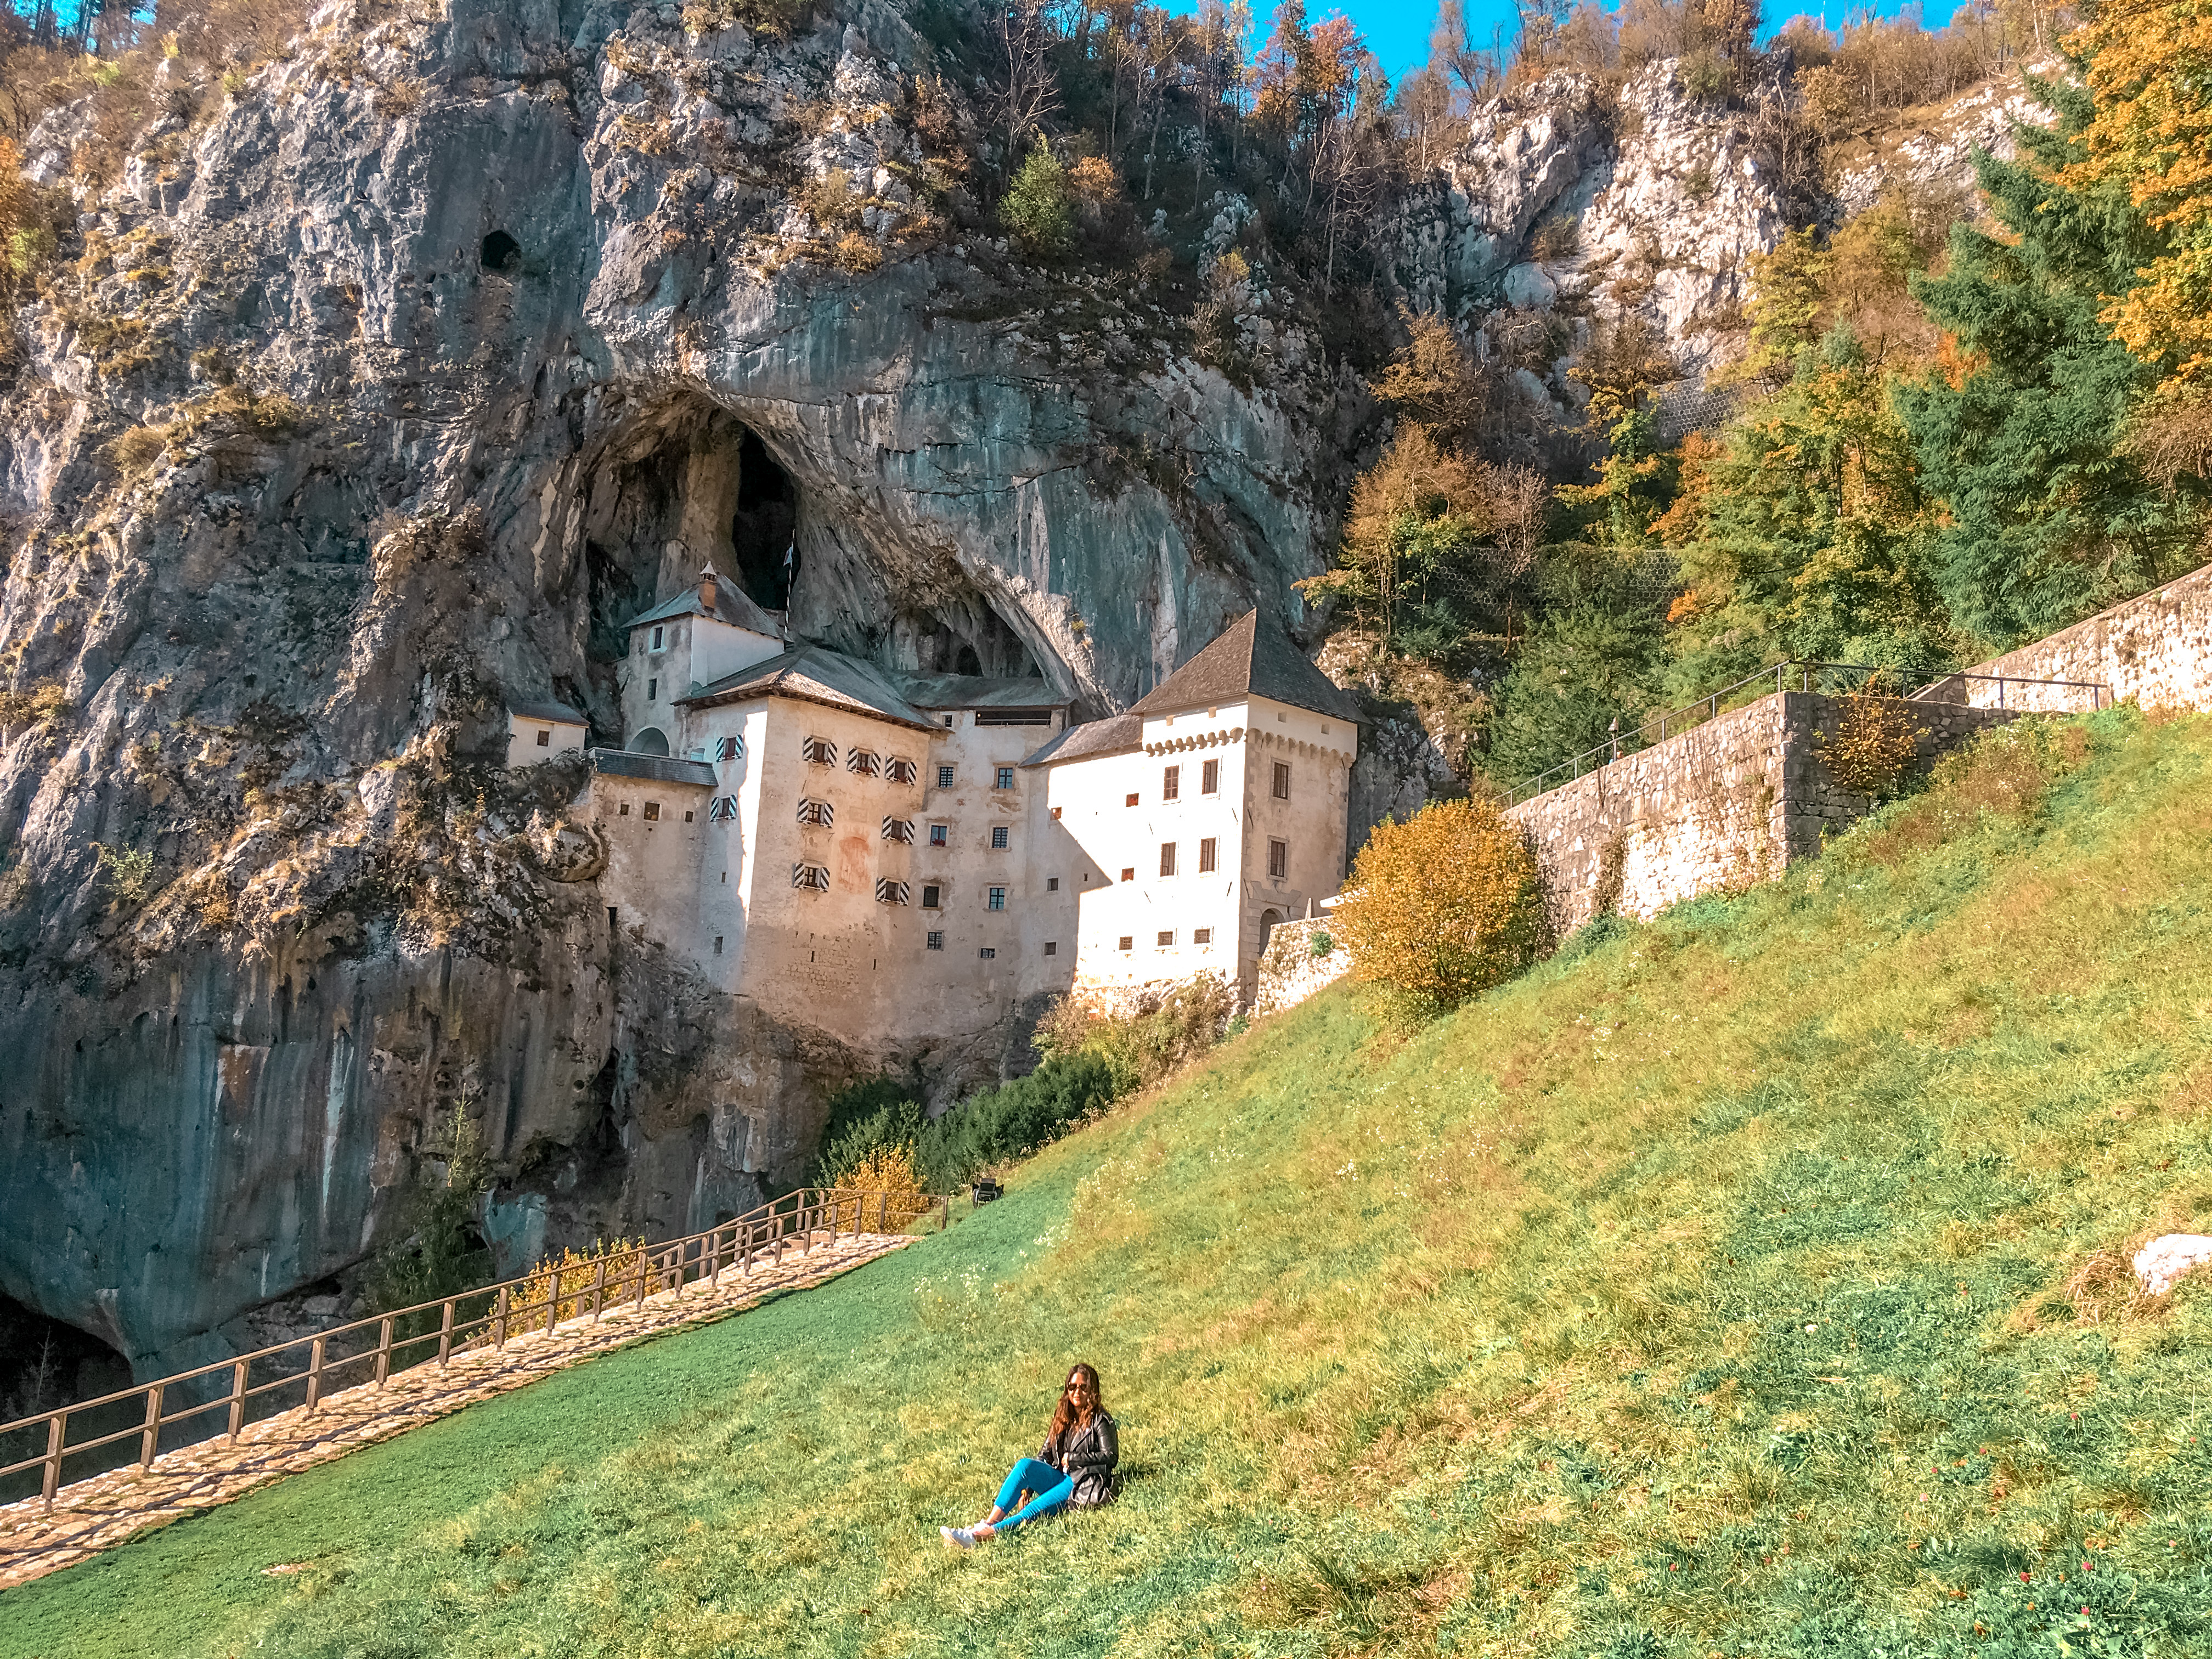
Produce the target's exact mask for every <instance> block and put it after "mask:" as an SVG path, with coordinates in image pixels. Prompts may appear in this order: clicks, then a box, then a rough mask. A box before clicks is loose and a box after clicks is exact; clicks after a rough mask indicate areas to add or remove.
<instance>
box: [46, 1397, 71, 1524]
mask: <svg viewBox="0 0 2212 1659" xmlns="http://www.w3.org/2000/svg"><path fill="white" fill-rule="evenodd" d="M68 1432H69V1413H68V1412H66V1411H58V1412H56V1413H54V1414H53V1415H52V1417H50V1418H48V1419H46V1473H45V1477H44V1479H43V1480H42V1481H41V1483H40V1484H41V1485H43V1486H45V1488H46V1491H45V1492H44V1493H43V1496H44V1497H45V1498H46V1513H47V1514H48V1515H52V1513H53V1512H54V1493H55V1492H58V1491H59V1490H60V1489H61V1484H62V1441H63V1439H64V1437H66V1436H67V1434H68Z"/></svg>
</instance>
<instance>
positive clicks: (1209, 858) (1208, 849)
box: [1198, 836, 1221, 876]
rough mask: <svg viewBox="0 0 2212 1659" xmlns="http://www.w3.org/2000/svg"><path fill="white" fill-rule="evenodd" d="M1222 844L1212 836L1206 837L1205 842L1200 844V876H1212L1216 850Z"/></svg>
mask: <svg viewBox="0 0 2212 1659" xmlns="http://www.w3.org/2000/svg"><path fill="white" fill-rule="evenodd" d="M1220 844H1221V843H1220V842H1218V841H1216V840H1215V839H1214V838H1213V837H1212V836H1206V839H1205V840H1203V841H1201V842H1199V844H1198V873H1199V874H1200V875H1201V876H1210V875H1212V873H1213V869H1214V864H1215V849H1216V848H1218V847H1219V846H1220Z"/></svg>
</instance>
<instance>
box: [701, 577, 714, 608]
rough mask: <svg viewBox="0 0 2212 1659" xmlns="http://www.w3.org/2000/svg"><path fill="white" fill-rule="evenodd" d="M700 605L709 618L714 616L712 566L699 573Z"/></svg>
mask: <svg viewBox="0 0 2212 1659" xmlns="http://www.w3.org/2000/svg"><path fill="white" fill-rule="evenodd" d="M699 604H700V605H701V606H702V608H703V609H704V610H705V611H706V612H707V614H708V616H710V617H711V616H713V615H714V566H713V565H711V564H710V565H708V567H707V568H705V569H704V570H702V571H701V572H700V573H699Z"/></svg>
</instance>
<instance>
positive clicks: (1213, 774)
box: [1198, 760, 1221, 795]
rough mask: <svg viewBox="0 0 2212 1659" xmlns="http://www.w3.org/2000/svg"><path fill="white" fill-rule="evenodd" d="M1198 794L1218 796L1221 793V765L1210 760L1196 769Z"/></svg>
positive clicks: (1216, 761)
mask: <svg viewBox="0 0 2212 1659" xmlns="http://www.w3.org/2000/svg"><path fill="white" fill-rule="evenodd" d="M1198 793H1200V794H1201V795H1218V794H1219V793H1221V763H1220V762H1219V761H1218V760H1210V761H1208V762H1206V764H1205V765H1203V766H1201V767H1200V768H1199V769H1198Z"/></svg>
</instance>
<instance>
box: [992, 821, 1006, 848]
mask: <svg viewBox="0 0 2212 1659" xmlns="http://www.w3.org/2000/svg"><path fill="white" fill-rule="evenodd" d="M1007 845H1008V836H1007V833H1006V825H1005V824H1003V823H994V824H993V825H992V826H991V850H992V851H993V852H994V853H1003V852H1005V851H1006V847H1007Z"/></svg>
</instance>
